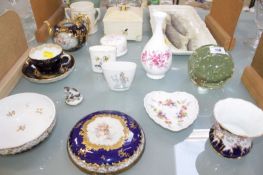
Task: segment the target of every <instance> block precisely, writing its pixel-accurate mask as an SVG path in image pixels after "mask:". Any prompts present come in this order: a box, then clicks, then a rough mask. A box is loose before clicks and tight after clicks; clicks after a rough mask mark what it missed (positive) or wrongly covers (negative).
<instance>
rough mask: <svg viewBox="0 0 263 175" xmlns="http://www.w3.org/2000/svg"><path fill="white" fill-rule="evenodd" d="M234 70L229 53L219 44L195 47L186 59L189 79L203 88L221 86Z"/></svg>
mask: <svg viewBox="0 0 263 175" xmlns="http://www.w3.org/2000/svg"><path fill="white" fill-rule="evenodd" d="M233 72H234V63H233V60H232V57H231V56H230V54H229V53H227V52H225V51H224V49H222V48H221V47H219V46H216V45H205V46H202V47H200V48H198V49H196V50H195V51H194V52H193V54H192V55H191V56H190V58H189V60H188V73H189V76H190V79H191V80H192V81H193V82H194V84H196V85H197V86H200V87H203V88H209V89H213V88H218V87H222V86H223V85H224V84H225V82H226V81H227V80H228V79H230V78H231V77H232V75H233Z"/></svg>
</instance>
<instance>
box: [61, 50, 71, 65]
mask: <svg viewBox="0 0 263 175" xmlns="http://www.w3.org/2000/svg"><path fill="white" fill-rule="evenodd" d="M64 58H66V59H67V62H65V63H62V64H61V65H60V67H64V66H67V65H69V63H70V62H71V59H72V58H71V56H70V55H69V54H66V53H63V54H62V55H61V59H62V60H63V59H64Z"/></svg>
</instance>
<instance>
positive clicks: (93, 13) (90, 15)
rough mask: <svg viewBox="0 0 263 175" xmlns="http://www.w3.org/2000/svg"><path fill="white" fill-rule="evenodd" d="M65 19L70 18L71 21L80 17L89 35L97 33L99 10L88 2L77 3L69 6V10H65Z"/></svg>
mask: <svg viewBox="0 0 263 175" xmlns="http://www.w3.org/2000/svg"><path fill="white" fill-rule="evenodd" d="M65 12H66V17H71V18H72V19H73V20H75V19H76V18H79V17H81V18H82V20H83V21H84V23H85V25H86V27H87V29H88V31H89V35H90V34H93V33H95V32H97V30H98V27H97V22H98V20H99V19H100V16H101V15H100V14H101V13H100V9H99V8H95V7H94V4H93V3H92V2H89V1H79V2H74V3H72V4H70V8H66V9H65Z"/></svg>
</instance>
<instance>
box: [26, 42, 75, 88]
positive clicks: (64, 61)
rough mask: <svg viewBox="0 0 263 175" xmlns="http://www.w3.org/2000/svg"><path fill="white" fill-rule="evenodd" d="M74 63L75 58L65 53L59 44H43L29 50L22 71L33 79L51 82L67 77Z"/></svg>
mask: <svg viewBox="0 0 263 175" xmlns="http://www.w3.org/2000/svg"><path fill="white" fill-rule="evenodd" d="M74 64H75V61H74V58H73V57H72V56H71V55H69V54H66V53H64V52H63V50H62V48H61V47H60V46H59V45H57V44H51V43H49V44H42V45H40V46H37V47H34V48H32V49H31V50H30V51H29V56H28V59H27V61H26V63H25V64H24V66H23V69H22V72H23V74H24V75H25V77H26V78H28V79H29V80H31V81H32V79H34V81H35V82H38V81H41V80H43V82H42V83H49V82H53V81H57V80H60V79H62V78H64V77H66V76H67V75H68V74H69V73H70V72H71V70H72V68H73V67H74ZM40 83H41V82H40Z"/></svg>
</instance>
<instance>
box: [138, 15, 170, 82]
mask: <svg viewBox="0 0 263 175" xmlns="http://www.w3.org/2000/svg"><path fill="white" fill-rule="evenodd" d="M153 17H154V19H153V20H154V23H155V29H154V31H153V36H152V38H151V39H150V40H149V41H148V43H147V44H146V45H145V47H144V49H143V51H142V53H141V62H142V65H143V67H144V69H145V70H146V72H147V76H148V77H149V78H151V79H162V78H163V77H164V76H165V73H166V72H167V71H168V70H169V68H170V67H171V64H172V51H171V50H170V48H169V47H168V45H167V44H166V43H165V37H164V34H163V28H162V27H163V22H164V21H165V18H166V13H164V12H155V13H153ZM152 22H153V21H152Z"/></svg>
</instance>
